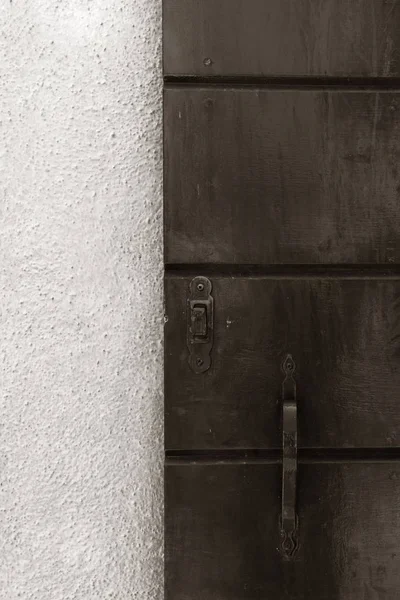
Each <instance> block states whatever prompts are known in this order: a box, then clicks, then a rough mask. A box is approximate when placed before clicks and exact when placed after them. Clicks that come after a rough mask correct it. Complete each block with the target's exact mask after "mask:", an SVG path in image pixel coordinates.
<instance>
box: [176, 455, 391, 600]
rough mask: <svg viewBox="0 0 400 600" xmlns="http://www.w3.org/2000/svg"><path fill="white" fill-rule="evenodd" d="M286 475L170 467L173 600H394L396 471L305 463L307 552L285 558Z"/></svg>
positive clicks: (260, 469)
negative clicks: (281, 521)
mask: <svg viewBox="0 0 400 600" xmlns="http://www.w3.org/2000/svg"><path fill="white" fill-rule="evenodd" d="M279 494H280V468H279V465H276V464H275V465H274V464H262V463H256V464H254V463H253V464H217V465H211V464H209V465H204V464H201V465H199V464H188V465H182V466H180V465H178V466H177V465H167V467H166V489H165V498H166V521H165V523H166V600H261V599H263V600H264V599H265V600H266V599H268V600H305V599H307V600H339V599H340V600H383V599H385V600H395V598H397V597H398V593H399V589H400V569H399V566H400V558H399V537H400V519H399V510H398V498H399V495H400V466H399V464H398V463H369V464H368V463H349V464H339V463H321V464H300V465H299V497H298V514H299V523H300V529H299V533H300V546H299V550H298V553H297V555H296V557H295V559H294V560H293V561H291V562H285V561H284V560H283V559H282V557H281V555H280V554H279V552H278V550H277V548H278V547H279V514H280V513H279Z"/></svg>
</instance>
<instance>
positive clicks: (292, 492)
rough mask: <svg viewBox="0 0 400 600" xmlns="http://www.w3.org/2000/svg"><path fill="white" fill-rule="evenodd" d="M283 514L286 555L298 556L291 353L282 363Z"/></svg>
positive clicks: (294, 399)
mask: <svg viewBox="0 0 400 600" xmlns="http://www.w3.org/2000/svg"><path fill="white" fill-rule="evenodd" d="M282 369H283V372H284V374H285V378H284V380H283V384H282V451H283V455H282V515H281V537H282V542H281V550H282V552H283V555H284V557H285V558H287V559H289V558H292V557H293V556H294V554H295V553H296V551H297V548H298V519H297V514H296V496H297V399H296V382H295V380H294V377H293V374H294V371H295V369H296V364H295V362H294V360H293V358H292V356H291V354H288V355H287V356H286V358H285V360H284V361H283V365H282Z"/></svg>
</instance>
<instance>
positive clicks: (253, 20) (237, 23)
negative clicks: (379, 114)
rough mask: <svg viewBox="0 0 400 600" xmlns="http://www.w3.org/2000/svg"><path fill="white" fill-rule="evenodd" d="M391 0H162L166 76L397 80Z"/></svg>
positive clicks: (398, 37)
mask: <svg viewBox="0 0 400 600" xmlns="http://www.w3.org/2000/svg"><path fill="white" fill-rule="evenodd" d="M399 47H400V4H399V3H398V2H397V1H396V0H312V1H310V0H296V1H295V2H294V1H293V0H164V73H165V74H166V75H197V76H208V75H263V76H271V75H272V76H287V75H291V76H336V77H339V76H353V77H362V76H364V77H365V76H370V77H371V76H372V77H394V76H399V75H400V53H399Z"/></svg>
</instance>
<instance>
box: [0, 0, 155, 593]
mask: <svg viewBox="0 0 400 600" xmlns="http://www.w3.org/2000/svg"><path fill="white" fill-rule="evenodd" d="M0 18H1V36H0V49H1V60H0V121H1V128H0V132H1V133H0V136H1V142H0V169H1V194H2V199H1V205H0V206H1V219H0V257H1V260H0V308H1V317H2V323H1V333H0V337H1V382H0V385H1V406H0V598H1V599H2V600H3V599H4V600H17V599H18V600H28V599H29V600H31V599H32V600H33V599H34V600H69V599H77V600H99V599H101V600H109V599H118V600H128V599H129V600H131V599H132V598H135V599H136V598H138V599H140V600H160V599H161V598H162V597H163V594H162V585H163V580H162V483H161V482H162V478H161V465H162V441H163V440H162V412H163V409H162V393H161V392H162V284H161V276H162V253H161V218H162V203H161V179H162V178H161V135H162V134H161V48H160V46H161V1H160V0H129V1H128V0H68V1H65V2H63V1H61V0H59V1H57V0H55V1H51V0H3V2H2V3H1V7H0Z"/></svg>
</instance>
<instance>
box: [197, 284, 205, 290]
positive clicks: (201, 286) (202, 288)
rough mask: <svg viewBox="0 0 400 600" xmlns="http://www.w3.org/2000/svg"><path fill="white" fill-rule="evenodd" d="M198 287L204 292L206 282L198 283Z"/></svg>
mask: <svg viewBox="0 0 400 600" xmlns="http://www.w3.org/2000/svg"><path fill="white" fill-rule="evenodd" d="M197 289H198V290H199V292H202V291H203V290H204V283H198V284H197Z"/></svg>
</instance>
